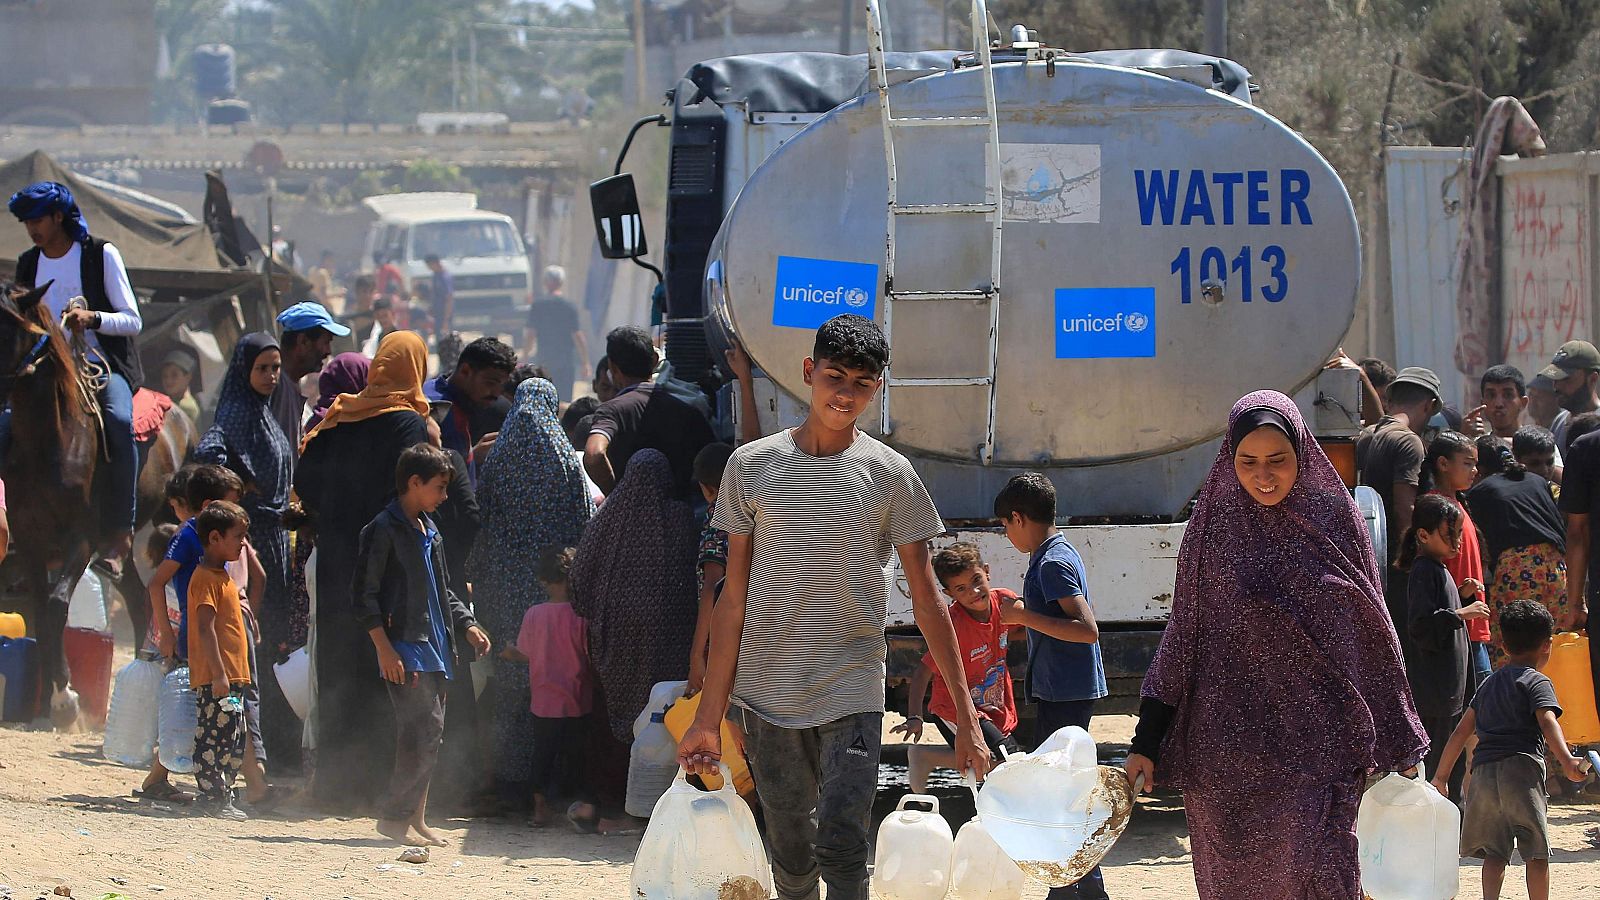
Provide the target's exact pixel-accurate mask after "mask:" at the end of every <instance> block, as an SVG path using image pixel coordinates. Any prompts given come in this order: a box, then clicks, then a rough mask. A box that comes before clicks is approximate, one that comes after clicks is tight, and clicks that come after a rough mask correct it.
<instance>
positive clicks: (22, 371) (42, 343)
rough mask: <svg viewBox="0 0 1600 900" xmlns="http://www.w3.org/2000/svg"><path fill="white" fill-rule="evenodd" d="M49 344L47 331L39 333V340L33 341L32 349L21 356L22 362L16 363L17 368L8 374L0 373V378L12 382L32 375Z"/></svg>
mask: <svg viewBox="0 0 1600 900" xmlns="http://www.w3.org/2000/svg"><path fill="white" fill-rule="evenodd" d="M49 346H50V335H49V333H48V332H46V333H45V334H41V335H39V340H37V341H35V342H34V344H33V349H32V350H29V351H28V352H27V354H26V355H24V356H23V357H22V362H21V363H19V364H18V365H17V370H16V371H15V372H11V373H10V374H6V373H0V380H3V381H7V382H13V381H17V380H18V379H21V378H27V377H28V376H29V375H32V374H33V373H34V371H35V370H36V369H38V368H39V361H40V360H41V359H42V358H43V357H44V351H45V348H47V347H49Z"/></svg>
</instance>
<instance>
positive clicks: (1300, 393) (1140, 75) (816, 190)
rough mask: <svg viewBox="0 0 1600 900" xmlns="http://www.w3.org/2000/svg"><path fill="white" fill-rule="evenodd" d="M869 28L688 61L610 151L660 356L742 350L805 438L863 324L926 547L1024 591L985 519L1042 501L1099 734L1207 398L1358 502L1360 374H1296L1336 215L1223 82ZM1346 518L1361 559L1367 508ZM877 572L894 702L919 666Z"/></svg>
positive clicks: (1315, 336) (1215, 434)
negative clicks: (966, 549)
mask: <svg viewBox="0 0 1600 900" xmlns="http://www.w3.org/2000/svg"><path fill="white" fill-rule="evenodd" d="M867 18H868V47H869V52H868V53H867V54H864V55H858V56H844V55H837V54H830V53H774V54H758V55H749V56H734V57H727V58H722V59H715V60H709V61H706V62H703V63H700V64H698V65H696V66H694V67H692V68H691V69H690V70H689V72H688V73H687V74H686V75H685V76H684V78H683V79H682V80H681V81H680V82H679V84H678V85H677V87H676V89H675V90H673V91H672V92H671V94H670V95H669V99H670V103H671V107H672V110H671V115H670V117H666V116H662V117H654V118H652V119H645V120H641V121H640V122H639V123H637V124H636V125H635V131H637V129H638V128H639V127H641V126H642V125H644V124H645V123H647V122H651V121H660V122H662V123H663V124H667V125H670V133H671V151H670V161H669V173H668V188H667V207H666V235H665V240H666V247H665V253H664V260H665V273H664V275H665V279H664V284H665V289H666V316H665V325H664V327H665V331H666V352H667V356H668V359H669V360H670V361H671V362H672V363H673V367H674V370H675V371H676V373H677V374H678V376H679V377H685V378H688V379H690V380H694V379H707V378H716V377H717V373H716V372H714V371H713V370H714V365H713V363H712V360H720V359H721V358H722V352H721V351H722V350H723V349H725V348H727V347H730V346H733V345H735V344H737V345H739V346H741V347H743V348H744V350H745V351H746V352H747V353H748V354H749V356H750V358H751V359H752V360H753V362H754V363H755V365H756V366H757V369H758V371H757V378H756V387H755V393H756V399H757V408H758V410H759V417H760V427H761V431H762V433H764V434H766V433H772V432H774V431H776V430H777V429H779V428H784V427H789V426H792V425H795V424H798V423H799V422H800V421H801V420H802V419H803V418H804V415H805V405H804V402H803V401H802V400H800V399H799V398H801V397H805V396H807V395H808V391H807V389H806V388H805V387H804V385H803V384H802V381H801V368H800V361H801V360H802V359H803V358H804V357H806V356H807V355H809V353H810V350H811V342H812V338H813V335H814V332H815V329H816V328H817V326H818V325H820V324H822V323H823V322H824V321H826V320H827V319H829V318H831V317H833V316H835V315H838V314H840V313H846V312H850V313H857V314H860V315H863V316H867V317H870V318H873V319H875V320H876V321H877V322H878V323H880V324H881V325H882V326H883V328H884V331H885V332H886V333H887V335H888V337H889V342H890V346H891V348H892V352H893V359H892V363H891V368H890V370H889V372H888V373H887V376H886V381H885V387H884V389H883V390H882V392H881V393H880V396H879V399H878V400H877V401H876V403H875V404H874V406H873V408H871V409H870V410H869V411H868V412H867V414H866V415H864V416H863V417H862V420H861V425H862V427H864V428H865V429H867V430H868V431H869V432H871V433H873V434H875V435H877V436H879V437H880V438H881V439H883V440H884V441H886V442H888V443H889V444H890V445H891V446H893V447H895V448H896V449H898V450H899V451H901V452H902V453H904V454H906V455H907V456H908V457H909V458H910V459H911V461H912V462H913V464H914V465H915V467H916V468H917V470H918V472H919V473H920V474H921V476H922V478H923V479H924V481H925V482H926V484H927V486H928V489H929V491H930V492H931V494H932V496H933V498H934V500H935V502H936V503H937V505H938V507H939V510H940V512H941V514H942V515H943V516H944V517H945V520H946V523H947V525H948V526H949V528H950V532H949V534H947V535H946V536H945V537H943V538H940V539H938V540H937V541H936V542H935V543H936V545H943V544H948V543H951V542H954V541H957V540H967V541H973V542H975V543H977V544H978V545H979V546H980V547H981V548H982V550H983V553H984V557H985V559H986V560H987V561H988V562H989V563H990V565H991V566H992V568H993V581H994V583H995V584H996V585H997V586H1003V587H1010V588H1013V589H1016V590H1020V588H1021V582H1022V573H1023V571H1024V570H1025V568H1026V564H1027V560H1026V558H1025V557H1023V556H1022V555H1021V554H1019V553H1017V552H1016V551H1015V550H1013V549H1012V548H1011V546H1010V545H1009V544H1008V542H1007V541H1006V539H1005V536H1004V534H1003V532H1002V530H1001V529H1000V528H999V527H998V524H999V523H998V522H996V521H994V520H993V518H992V502H993V498H994V496H995V493H996V492H997V491H998V490H999V489H1000V487H1001V486H1002V485H1003V484H1005V482H1006V480H1007V479H1009V478H1010V477H1011V476H1013V475H1015V474H1017V473H1019V472H1023V471H1030V470H1032V471H1040V472H1043V473H1045V474H1046V475H1047V476H1049V478H1050V479H1051V480H1052V481H1053V482H1054V484H1055V486H1056V488H1057V492H1058V496H1059V507H1060V514H1061V515H1062V517H1063V522H1062V524H1063V525H1064V526H1065V528H1066V531H1067V535H1068V537H1069V539H1070V540H1071V541H1072V543H1073V544H1074V545H1076V546H1077V547H1078V549H1079V550H1080V552H1081V553H1082V555H1083V558H1084V562H1085V565H1086V567H1087V574H1088V579H1089V589H1090V594H1091V597H1092V598H1093V601H1094V605H1095V616H1096V618H1097V620H1098V622H1099V625H1100V633H1101V644H1102V653H1103V657H1104V659H1105V664H1106V669H1107V677H1108V680H1109V681H1110V683H1111V685H1112V697H1111V699H1110V700H1108V701H1106V702H1104V703H1103V704H1102V705H1101V706H1100V707H1099V711H1101V712H1110V711H1117V710H1122V711H1127V710H1131V709H1132V708H1133V707H1134V706H1135V705H1136V704H1137V694H1138V687H1139V682H1140V679H1141V678H1142V677H1143V674H1144V671H1145V669H1146V667H1147V666H1148V664H1149V660H1150V658H1151V656H1152V655H1153V653H1154V651H1155V647H1156V644H1157V642H1158V641H1159V638H1160V633H1161V629H1162V628H1163V627H1164V625H1165V622H1166V619H1167V616H1168V614H1169V612H1170V609H1171V600H1172V586H1173V581H1174V577H1175V573H1176V563H1177V554H1178V547H1179V545H1180V543H1181V541H1182V538H1183V530H1184V524H1185V523H1184V520H1185V519H1186V517H1187V513H1188V508H1189V505H1190V503H1191V501H1192V499H1193V497H1194V495H1195V493H1196V492H1197V491H1198V490H1199V488H1200V485H1201V482H1202V481H1203V480H1204V478H1205V476H1206V473H1207V472H1208V470H1209V468H1210V466H1211V462H1212V460H1213V459H1214V458H1215V456H1216V453H1217V449H1218V447H1219V445H1220V443H1221V440H1222V432H1223V429H1224V427H1225V425H1226V421H1227V416H1228V412H1229V409H1230V408H1231V407H1232V405H1233V403H1234V401H1236V400H1237V399H1238V398H1239V397H1240V396H1242V395H1244V394H1245V393H1248V392H1249V391H1252V390H1257V389H1263V388H1271V389H1276V390H1280V391H1283V392H1284V393H1287V394H1289V395H1291V396H1293V397H1295V399H1296V401H1297V402H1298V403H1299V405H1300V406H1301V408H1302V410H1303V411H1304V412H1305V414H1306V417H1307V421H1308V422H1309V423H1311V425H1312V427H1313V429H1314V430H1315V431H1316V433H1317V434H1318V437H1319V440H1321V441H1322V442H1323V444H1324V446H1325V447H1327V448H1328V450H1329V454H1330V456H1331V457H1332V458H1333V459H1334V461H1335V464H1336V466H1337V467H1338V468H1339V469H1340V470H1341V472H1342V473H1343V474H1344V476H1345V478H1346V480H1347V483H1350V484H1352V485H1353V483H1354V478H1355V454H1354V445H1353V441H1354V438H1355V436H1356V435H1357V434H1358V432H1359V428H1360V415H1359V411H1358V407H1359V396H1360V382H1359V376H1358V374H1357V373H1354V372H1352V371H1349V370H1331V371H1326V372H1325V371H1324V369H1323V364H1324V362H1325V361H1326V360H1327V359H1328V358H1329V356H1330V355H1331V354H1332V353H1333V352H1334V351H1335V349H1336V348H1337V347H1338V346H1339V344H1340V342H1341V340H1342V339H1343V337H1344V335H1345V332H1346V331H1347V329H1348V328H1349V326H1350V323H1351V320H1352V317H1353V314H1354V310H1355V303H1356V293H1357V286H1358V284H1359V281H1360V274H1361V247H1360V239H1359V234H1358V229H1357V224H1356V219H1355V213H1354V210H1353V209H1352V207H1351V203H1350V198H1349V195H1348V194H1347V193H1346V191H1345V188H1344V185H1343V184H1342V183H1341V182H1340V180H1339V177H1338V175H1337V174H1336V173H1335V172H1334V170H1333V168H1332V167H1331V166H1330V165H1329V164H1328V162H1327V161H1326V160H1325V159H1323V158H1322V156H1321V155H1320V154H1318V153H1317V151H1316V150H1315V149H1314V148H1312V146H1311V145H1310V144H1308V143H1307V142H1306V141H1305V140H1304V139H1302V138H1301V137H1300V136H1299V135H1297V134H1296V133H1295V132H1294V131H1292V130H1291V129H1290V128H1289V127H1288V126H1286V125H1284V124H1283V123H1282V122H1280V121H1278V120H1277V119H1275V118H1273V117H1272V116H1271V115H1270V114H1268V113H1267V112H1265V111H1264V110H1262V109H1261V108H1259V107H1257V106H1255V105H1254V103H1253V102H1252V90H1253V85H1252V84H1251V83H1250V76H1249V73H1248V72H1246V71H1245V70H1244V69H1243V68H1242V67H1241V66H1240V65H1238V64H1237V63H1235V62H1232V61H1229V60H1226V59H1219V58H1215V57H1208V56H1203V55H1200V54H1195V53H1189V52H1184V51H1175V50H1119V51H1102V52H1088V53H1080V52H1068V51H1063V50H1057V49H1053V48H1050V47H1048V46H1045V45H1044V44H1042V43H1040V42H1039V41H1038V40H1036V39H1035V37H1034V35H1033V33H1032V32H1029V31H1027V30H1026V29H1025V28H1023V27H1021V26H1017V27H1016V28H1013V29H1012V33H1011V37H1012V39H1011V42H1010V43H1009V44H1003V43H1001V42H999V41H993V42H991V41H990V40H989V32H988V29H987V28H986V27H985V26H984V24H983V23H984V22H986V21H987V12H986V11H985V10H984V9H983V4H982V0H975V2H974V3H973V20H974V22H975V23H976V25H975V27H974V28H973V33H974V34H976V35H978V36H979V37H978V40H977V41H976V42H975V46H974V47H973V49H972V50H970V51H967V52H957V51H930V52H918V53H886V52H884V50H883V44H882V28H881V26H880V22H881V20H880V18H879V13H878V8H877V3H876V2H875V0H874V2H870V3H869V4H868V16H867ZM633 134H634V133H633V132H630V134H629V140H630V141H631V139H632V138H633ZM623 152H624V154H625V153H626V146H625V147H624V151H623ZM617 165H618V170H619V172H620V169H621V165H622V160H621V158H620V157H619V159H618V164H617ZM592 194H593V197H594V201H595V216H596V223H597V227H598V229H599V235H600V240H601V244H602V250H603V252H604V253H605V254H606V255H608V256H613V257H636V256H638V255H640V254H641V253H642V252H643V251H644V250H645V249H646V241H645V239H644V233H643V229H642V225H641V221H640V217H639V215H638V203H637V197H636V196H635V194H634V192H633V186H632V181H631V177H630V176H628V175H626V174H619V175H616V176H614V177H613V178H610V179H606V180H604V181H601V182H597V183H596V184H595V185H594V186H593V189H592ZM732 388H733V386H732V385H730V386H729V387H728V388H727V389H725V390H724V391H723V396H722V398H721V402H722V404H723V408H725V409H730V410H737V408H738V405H737V404H736V403H733V402H732V401H731V399H730V397H729V392H730V391H731V390H732ZM1357 499H1358V503H1359V504H1360V506H1361V507H1362V509H1363V511H1364V512H1365V513H1366V515H1367V517H1368V522H1369V527H1370V528H1371V530H1372V533H1373V534H1374V537H1375V540H1376V541H1377V543H1378V546H1379V553H1380V554H1382V553H1383V552H1384V548H1383V534H1384V531H1383V527H1382V522H1381V516H1382V511H1381V507H1380V506H1379V505H1378V503H1377V500H1376V496H1375V495H1373V494H1372V493H1371V492H1370V491H1368V490H1366V489H1361V490H1359V491H1358V492H1357ZM895 578H896V589H895V590H893V591H891V599H890V609H889V615H888V620H887V621H886V623H885V627H886V630H887V632H888V636H889V637H888V640H889V644H890V648H891V654H890V680H891V683H893V682H895V681H896V680H897V676H903V675H904V674H905V673H906V672H907V671H908V667H909V666H912V665H915V664H916V660H917V659H918V658H920V644H919V642H918V639H917V638H916V636H915V629H914V625H913V622H912V618H911V602H910V598H909V595H908V592H907V590H906V588H905V584H904V581H903V579H901V578H899V577H898V573H896V575H895Z"/></svg>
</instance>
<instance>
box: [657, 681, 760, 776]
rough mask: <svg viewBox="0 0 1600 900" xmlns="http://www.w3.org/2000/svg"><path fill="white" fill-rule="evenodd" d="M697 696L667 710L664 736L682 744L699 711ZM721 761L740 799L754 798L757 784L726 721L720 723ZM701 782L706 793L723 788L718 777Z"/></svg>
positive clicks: (685, 699) (680, 701)
mask: <svg viewBox="0 0 1600 900" xmlns="http://www.w3.org/2000/svg"><path fill="white" fill-rule="evenodd" d="M700 696H701V695H700V694H695V695H694V696H693V697H684V698H683V699H681V700H679V701H678V702H676V703H674V704H672V708H671V709H669V710H667V715H666V719H665V721H664V722H663V724H665V725H666V726H667V733H668V734H670V735H672V740H673V741H681V740H683V735H684V733H685V732H687V731H688V730H689V726H691V725H693V724H694V717H695V714H696V713H698V712H699V711H700ZM722 761H723V762H725V763H727V764H728V771H730V772H732V773H733V786H734V788H735V789H736V790H738V792H739V794H740V796H743V797H753V796H755V791H756V780H755V779H754V778H753V777H751V775H750V763H749V762H748V761H747V760H746V759H745V758H744V753H742V752H741V751H740V750H739V744H738V742H737V741H735V740H734V739H733V725H732V724H731V723H730V722H728V720H726V719H724V720H723V721H722ZM700 780H701V781H703V782H705V785H706V790H711V791H714V790H717V789H718V788H720V787H722V776H721V775H701V776H700Z"/></svg>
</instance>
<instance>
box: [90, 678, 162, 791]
mask: <svg viewBox="0 0 1600 900" xmlns="http://www.w3.org/2000/svg"><path fill="white" fill-rule="evenodd" d="M161 669H162V667H161V663H159V662H157V661H156V659H155V655H154V654H149V653H145V652H144V651H140V652H139V653H138V655H137V656H136V657H135V658H134V660H133V662H130V663H128V664H127V665H125V666H123V667H122V669H121V671H119V672H117V681H116V686H115V687H113V688H112V691H111V711H110V713H109V714H108V715H107V716H106V740H105V746H104V748H103V749H104V752H105V757H106V759H109V760H111V761H112V762H117V763H121V764H122V765H125V766H133V767H135V768H143V767H145V766H148V765H149V764H150V759H151V758H152V757H153V756H155V752H156V736H157V734H159V730H158V726H157V723H156V720H157V712H156V708H157V706H158V705H159V703H160V699H161V681H162V679H163V678H165V677H166V673H165V672H163V671H162V670H161Z"/></svg>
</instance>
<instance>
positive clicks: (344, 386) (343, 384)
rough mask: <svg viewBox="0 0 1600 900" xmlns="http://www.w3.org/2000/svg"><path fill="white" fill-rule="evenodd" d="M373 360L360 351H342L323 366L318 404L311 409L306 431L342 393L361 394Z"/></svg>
mask: <svg viewBox="0 0 1600 900" xmlns="http://www.w3.org/2000/svg"><path fill="white" fill-rule="evenodd" d="M371 367H372V360H370V359H367V358H366V357H365V356H363V355H362V354H360V353H341V354H339V355H338V356H335V357H334V358H333V359H330V360H328V364H327V365H326V366H323V367H322V374H321V375H318V376H317V395H318V396H317V405H316V406H314V407H312V409H311V419H310V421H308V422H306V433H307V434H310V433H311V429H313V428H315V427H317V423H318V422H321V421H322V417H323V416H326V415H327V414H328V408H329V407H331V406H333V401H334V400H335V399H337V398H338V396H339V395H340V394H359V393H361V391H362V389H363V388H365V387H366V386H367V371H368V370H369V369H370V368H371Z"/></svg>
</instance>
